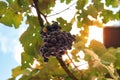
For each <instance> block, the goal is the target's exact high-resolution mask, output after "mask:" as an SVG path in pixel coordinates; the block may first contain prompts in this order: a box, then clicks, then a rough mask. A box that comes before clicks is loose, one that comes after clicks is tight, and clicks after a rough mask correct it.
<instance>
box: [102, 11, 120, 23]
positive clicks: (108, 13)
mask: <svg viewBox="0 0 120 80" xmlns="http://www.w3.org/2000/svg"><path fill="white" fill-rule="evenodd" d="M100 16H102V17H104V18H103V23H107V22H108V21H110V20H115V19H116V17H117V18H119V12H118V13H117V14H113V12H112V11H110V10H104V11H102V13H101V14H100Z"/></svg>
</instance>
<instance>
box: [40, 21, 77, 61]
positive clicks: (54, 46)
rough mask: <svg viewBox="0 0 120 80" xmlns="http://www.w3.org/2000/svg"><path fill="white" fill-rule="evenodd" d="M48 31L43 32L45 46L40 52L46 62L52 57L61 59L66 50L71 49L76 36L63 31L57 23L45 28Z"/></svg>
mask: <svg viewBox="0 0 120 80" xmlns="http://www.w3.org/2000/svg"><path fill="white" fill-rule="evenodd" d="M45 28H46V29H47V31H42V32H41V36H42V38H43V45H42V46H41V47H40V52H41V55H42V57H43V58H44V62H48V61H49V57H50V56H56V57H60V58H61V56H62V55H63V54H65V52H66V50H68V49H71V47H72V43H73V41H75V35H71V33H69V32H65V31H62V30H61V27H60V26H59V25H58V23H57V22H54V23H53V24H52V25H47V26H46V27H45Z"/></svg>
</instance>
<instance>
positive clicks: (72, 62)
mask: <svg viewBox="0 0 120 80" xmlns="http://www.w3.org/2000/svg"><path fill="white" fill-rule="evenodd" d="M66 55H67V56H68V58H69V60H70V61H71V62H72V64H73V65H74V67H75V69H76V70H77V71H78V72H79V73H80V74H81V72H80V70H79V69H78V67H77V66H76V65H75V63H74V62H73V61H72V59H71V58H70V56H69V55H68V53H67V54H66Z"/></svg>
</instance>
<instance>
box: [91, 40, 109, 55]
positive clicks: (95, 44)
mask: <svg viewBox="0 0 120 80" xmlns="http://www.w3.org/2000/svg"><path fill="white" fill-rule="evenodd" d="M89 48H90V49H92V50H93V51H94V52H95V53H96V54H97V55H99V56H101V55H103V54H104V53H105V52H106V50H107V49H106V48H105V46H104V45H103V44H102V43H101V42H99V41H96V40H92V41H91V42H90V45H89Z"/></svg>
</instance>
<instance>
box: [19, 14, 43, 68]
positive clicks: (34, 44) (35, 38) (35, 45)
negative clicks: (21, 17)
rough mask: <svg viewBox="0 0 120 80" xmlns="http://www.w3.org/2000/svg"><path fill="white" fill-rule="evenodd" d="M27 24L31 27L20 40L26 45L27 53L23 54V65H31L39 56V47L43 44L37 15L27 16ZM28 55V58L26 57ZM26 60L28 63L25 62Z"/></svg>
mask: <svg viewBox="0 0 120 80" xmlns="http://www.w3.org/2000/svg"><path fill="white" fill-rule="evenodd" d="M26 23H27V24H29V27H28V28H27V30H26V31H25V32H24V33H23V34H22V35H21V37H20V42H21V44H22V46H23V47H24V51H25V53H24V54H23V60H22V61H23V63H22V64H23V65H25V66H23V67H25V68H26V67H27V66H28V67H29V63H32V62H33V58H35V57H36V58H38V56H39V54H40V53H39V48H40V46H41V45H42V38H41V36H40V26H39V23H38V19H37V17H33V16H27V22H26ZM25 56H28V59H26V58H25ZM25 61H26V63H24V62H25Z"/></svg>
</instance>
